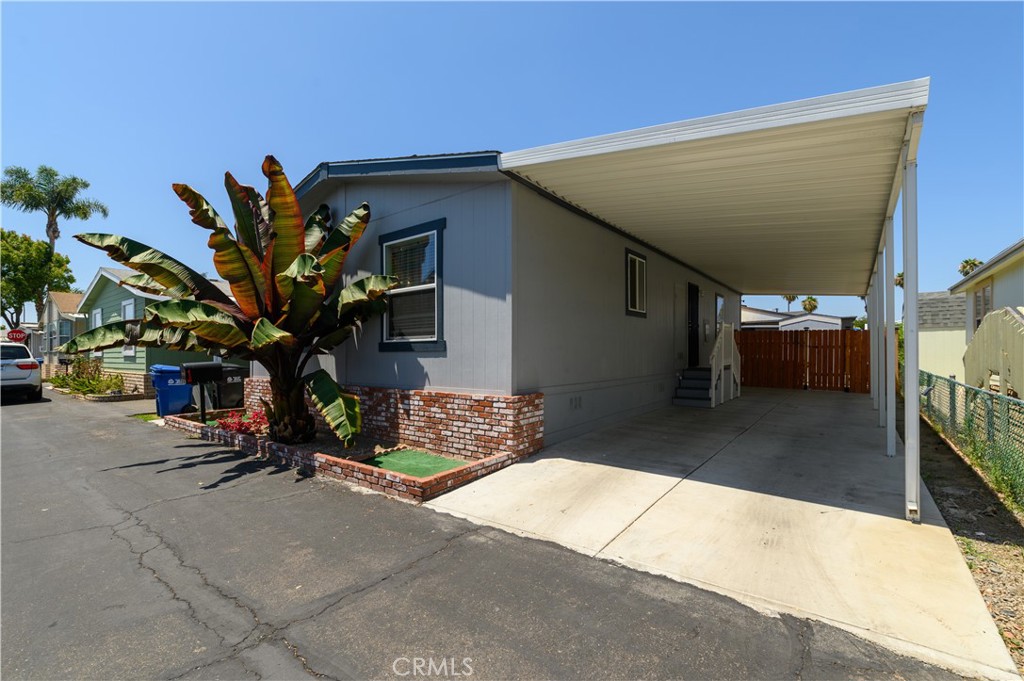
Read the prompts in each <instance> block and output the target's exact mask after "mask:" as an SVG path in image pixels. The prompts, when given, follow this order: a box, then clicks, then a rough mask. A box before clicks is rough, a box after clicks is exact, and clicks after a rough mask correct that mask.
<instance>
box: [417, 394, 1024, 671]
mask: <svg viewBox="0 0 1024 681" xmlns="http://www.w3.org/2000/svg"><path fill="white" fill-rule="evenodd" d="M883 452H884V430H883V429H881V428H878V427H877V413H876V412H874V411H873V410H872V408H871V401H870V399H869V398H867V397H865V396H861V395H850V394H843V393H818V392H814V393H811V392H792V391H776V390H765V389H760V390H758V389H750V390H745V391H744V394H743V397H742V398H741V399H739V400H734V401H732V402H729V403H727V404H725V405H723V406H722V407H719V408H716V409H714V410H710V411H709V410H700V409H686V408H672V409H666V410H662V411H658V412H656V413H652V414H649V415H646V416H643V417H640V418H636V419H632V420H630V421H628V422H626V423H622V424H618V425H615V426H612V427H610V428H607V429H604V430H601V431H598V432H593V433H590V434H587V435H584V436H581V437H578V438H575V439H572V440H569V441H566V442H562V443H559V444H557V445H555V446H552V447H549V448H547V449H545V450H544V451H543V452H542V454H541V455H540V456H538V457H535V458H533V459H531V460H528V461H525V462H522V463H519V464H516V465H515V466H512V467H510V468H507V469H504V470H502V471H499V472H497V473H495V474H493V475H491V476H489V477H487V478H484V479H482V480H479V481H477V482H474V483H472V484H470V485H468V486H466V487H463V488H461V489H459V490H456V491H454V492H452V493H449V494H447V495H445V496H442V497H440V498H438V499H435V500H434V501H431V502H429V503H428V504H427V505H428V506H430V507H432V508H434V509H436V510H438V511H444V512H446V513H450V514H453V515H457V516H460V517H463V518H468V519H471V520H473V521H475V522H479V523H483V524H486V525H491V526H494V527H500V528H503V529H506V530H509V531H512V532H515V533H517V534H520V535H523V536H529V537H537V538H541V539H547V540H550V541H554V542H557V543H559V544H561V545H563V546H566V547H569V548H572V549H574V550H576V551H579V552H581V553H584V554H587V555H590V556H595V557H599V558H606V559H609V560H613V561H615V562H618V563H621V564H624V565H628V566H631V567H635V568H638V569H641V570H645V571H648V572H652V573H657V574H662V575H667V576H669V577H671V578H673V579H676V580H680V581H683V582H687V583H691V584H697V585H700V586H703V587H705V588H708V589H711V590H713V591H716V592H719V593H722V594H726V595H729V596H731V597H734V598H736V599H737V600H739V601H741V602H743V603H746V604H748V605H751V606H752V607H755V608H759V609H762V610H764V611H769V612H785V613H792V614H797V615H800V616H804V617H811V618H814V619H817V620H820V621H823V622H828V623H831V624H834V625H836V626H838V627H841V628H843V629H846V630H848V631H851V632H855V633H856V634H857V635H859V636H863V637H864V638H867V639H869V640H872V641H875V642H878V643H880V644H882V645H884V646H886V647H889V648H891V649H893V650H896V651H900V652H902V653H906V654H910V655H914V656H916V657H919V658H921V659H924V660H929V661H932V662H936V663H939V664H942V665H945V666H947V667H948V668H951V669H955V670H957V671H959V672H962V673H967V674H981V675H984V676H987V677H990V678H1007V679H1012V678H1019V677H1018V676H1017V673H1016V669H1015V667H1014V664H1013V661H1012V659H1011V658H1010V656H1009V653H1008V652H1007V651H1006V648H1005V647H1004V645H1003V642H1002V640H1001V638H1000V636H999V634H998V632H997V630H996V627H995V625H994V623H993V622H992V619H991V617H990V616H989V614H988V611H987V609H986V607H985V604H984V602H983V600H982V598H981V595H980V594H979V593H978V590H977V588H976V586H975V583H974V581H973V579H972V577H971V574H970V572H969V570H968V569H967V566H966V564H965V563H964V560H963V558H962V556H961V554H960V551H959V549H958V547H957V545H956V543H955V541H954V540H953V537H952V535H951V534H950V532H949V530H948V529H947V528H946V526H945V524H944V522H943V520H942V518H941V516H940V515H939V513H938V510H937V509H936V507H935V504H934V502H933V501H932V499H931V497H930V495H928V493H927V492H925V493H924V497H925V498H924V507H923V513H922V516H923V522H922V524H921V525H913V524H911V523H909V522H907V521H906V520H904V519H903V465H904V462H903V458H902V456H898V457H896V458H894V459H889V458H887V457H885V456H884V455H883Z"/></svg>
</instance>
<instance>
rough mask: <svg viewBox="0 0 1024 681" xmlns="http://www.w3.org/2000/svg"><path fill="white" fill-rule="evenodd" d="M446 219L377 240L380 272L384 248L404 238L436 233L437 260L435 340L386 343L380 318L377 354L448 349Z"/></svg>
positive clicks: (435, 255)
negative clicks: (445, 312)
mask: <svg viewBox="0 0 1024 681" xmlns="http://www.w3.org/2000/svg"><path fill="white" fill-rule="evenodd" d="M447 222H448V221H447V219H446V218H440V219H438V220H431V221H430V222H424V223H422V224H419V225H414V226H412V227H407V228H406V229H401V230H399V231H397V232H388V233H387V234H381V235H380V236H379V237H377V244H378V245H379V246H380V265H381V269H380V271H381V272H386V271H387V270H386V269H385V268H386V265H385V262H384V258H385V250H384V246H385V245H387V244H390V243H393V242H395V241H401V240H403V239H409V238H411V237H414V236H419V235H420V234H427V233H429V232H434V233H435V234H437V237H436V239H435V240H434V247H435V248H436V249H437V252H436V253H435V254H434V258H435V260H436V265H437V269H436V271H435V272H434V295H435V296H436V297H437V320H436V323H437V340H432V341H389V340H385V339H384V334H385V332H386V331H387V321H386V319H385V318H383V317H382V318H381V325H380V344H379V345H378V350H379V351H380V352H446V351H447V350H448V344H447V343H445V340H444V286H443V284H444V229H445V227H446V226H447Z"/></svg>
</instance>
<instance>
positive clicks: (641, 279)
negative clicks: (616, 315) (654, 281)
mask: <svg viewBox="0 0 1024 681" xmlns="http://www.w3.org/2000/svg"><path fill="white" fill-rule="evenodd" d="M626 314H628V315H631V316H633V317H646V316H647V258H645V257H644V256H642V255H640V254H639V253H634V252H633V251H630V250H627V251H626Z"/></svg>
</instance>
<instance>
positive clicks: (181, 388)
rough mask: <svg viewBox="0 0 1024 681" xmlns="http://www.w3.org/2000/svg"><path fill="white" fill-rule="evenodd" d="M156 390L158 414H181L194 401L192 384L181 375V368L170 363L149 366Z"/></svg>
mask: <svg viewBox="0 0 1024 681" xmlns="http://www.w3.org/2000/svg"><path fill="white" fill-rule="evenodd" d="M149 375H150V377H152V379H153V388H154V389H155V390H156V413H157V416H161V417H162V416H167V415H168V414H180V413H181V412H183V411H185V407H187V406H188V405H189V403H191V402H192V386H190V385H189V384H188V383H186V382H185V379H183V378H182V377H181V368H180V367H176V366H171V365H170V364H154V365H152V366H151V367H149Z"/></svg>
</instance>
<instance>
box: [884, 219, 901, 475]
mask: <svg viewBox="0 0 1024 681" xmlns="http://www.w3.org/2000/svg"><path fill="white" fill-rule="evenodd" d="M895 242H896V239H895V236H894V235H893V228H892V218H889V219H887V220H886V221H885V287H884V288H885V367H886V375H885V404H886V407H887V409H886V413H885V417H886V418H885V428H886V431H885V453H886V455H887V456H896V372H898V371H899V370H900V368H899V367H898V366H896V271H895V267H896V244H895Z"/></svg>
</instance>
